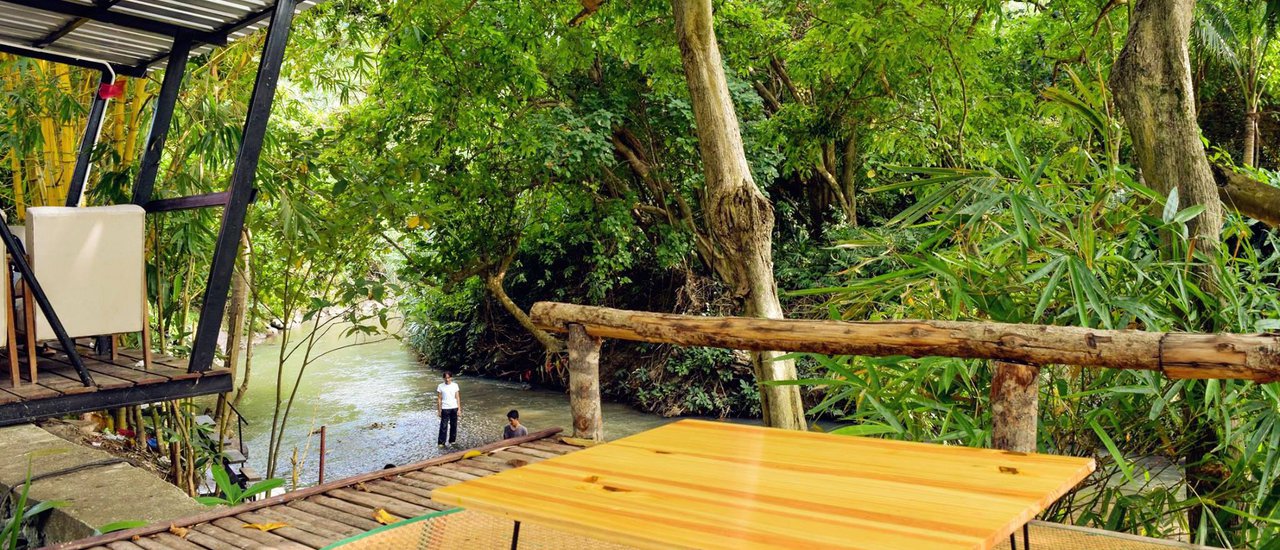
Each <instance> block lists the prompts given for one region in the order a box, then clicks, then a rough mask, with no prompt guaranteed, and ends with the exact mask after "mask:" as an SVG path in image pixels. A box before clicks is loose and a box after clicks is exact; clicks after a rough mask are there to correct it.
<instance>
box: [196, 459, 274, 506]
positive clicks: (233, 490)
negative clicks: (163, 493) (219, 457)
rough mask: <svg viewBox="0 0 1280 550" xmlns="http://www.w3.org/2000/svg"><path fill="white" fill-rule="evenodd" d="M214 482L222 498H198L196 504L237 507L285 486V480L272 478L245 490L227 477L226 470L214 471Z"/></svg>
mask: <svg viewBox="0 0 1280 550" xmlns="http://www.w3.org/2000/svg"><path fill="white" fill-rule="evenodd" d="M213 481H214V483H216V484H217V485H218V492H219V493H220V494H221V495H222V496H216V497H211V496H205V497H196V502H199V503H200V504H204V505H205V506H219V505H225V506H235V505H237V504H241V503H243V502H246V501H248V500H249V499H250V498H253V497H254V496H257V495H260V494H263V493H266V492H269V491H271V490H272V489H275V488H277V487H280V486H282V485H284V480H283V479H280V478H271V479H264V480H262V481H259V482H257V483H254V484H253V485H250V486H248V487H246V488H244V489H241V488H240V486H239V485H237V484H235V483H233V482H232V481H231V478H230V476H228V475H227V471H226V469H225V468H214V469H213Z"/></svg>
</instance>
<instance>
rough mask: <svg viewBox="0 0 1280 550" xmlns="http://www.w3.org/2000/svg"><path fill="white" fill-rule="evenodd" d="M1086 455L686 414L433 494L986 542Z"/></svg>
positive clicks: (567, 520) (552, 511)
mask: <svg viewBox="0 0 1280 550" xmlns="http://www.w3.org/2000/svg"><path fill="white" fill-rule="evenodd" d="M1094 467H1095V464H1094V461H1093V459H1088V458H1073V457H1063V456H1054V455H1042V454H1024V453H1012V452H1005V451H996V450H990V449H972V448H967V447H955V446H943V445H931V444H925V443H909V442H902V441H890V440H884V439H871V438H863V437H850V436H837V435H828V434H820V433H809V432H796V431H786V430H776V429H770V428H759V427H755V426H744V425H740V424H729V423H722V422H706V421H699V420H684V421H680V422H675V423H672V424H668V425H666V426H663V427H660V428H657V429H653V430H649V431H647V432H643V433H639V434H636V435H633V436H630V437H626V438H623V439H619V440H617V441H614V442H611V443H608V444H605V445H599V446H596V447H592V448H589V449H586V450H582V451H577V452H574V453H569V454H567V455H564V456H560V457H556V458H552V459H549V460H544V461H541V462H538V463H535V464H531V465H528V466H523V467H520V468H515V469H512V470H507V471H505V472H502V473H499V474H496V475H492V476H487V477H482V478H479V479H474V480H471V481H467V482H464V483H460V484H457V485H452V486H449V487H445V488H442V489H436V490H435V491H434V492H433V493H432V498H434V499H435V500H437V501H439V502H441V503H444V504H450V505H456V506H462V507H464V508H468V509H471V510H478V511H483V512H489V513H495V514H499V515H502V516H505V517H508V518H510V519H514V520H519V521H527V522H536V523H542V524H545V525H547V526H550V527H558V528H560V529H564V530H566V531H571V532H576V533H581V534H584V535H588V536H591V537H593V538H597V539H601V540H607V541H612V542H617V543H622V544H630V545H634V546H641V547H649V548H673V547H686V548H875V549H895V550H907V549H915V548H922V549H923V548H927V549H931V550H932V549H947V548H965V549H970V548H992V547H995V546H996V545H1001V544H1004V545H1007V544H1008V540H1009V534H1010V533H1012V532H1014V530H1016V529H1020V528H1021V527H1022V525H1023V524H1024V523H1026V522H1027V521H1030V520H1031V519H1032V518H1033V517H1034V516H1035V515H1036V514H1037V513H1039V512H1040V511H1041V510H1043V509H1044V508H1045V507H1046V506H1048V505H1049V504H1051V503H1052V502H1053V501H1054V500H1057V499H1058V498H1060V497H1061V496H1062V495H1063V494H1065V493H1066V492H1067V491H1069V490H1070V489H1071V488H1072V487H1074V486H1075V485H1076V484H1077V483H1079V482H1080V481H1081V480H1083V479H1084V478H1085V477H1086V476H1088V475H1089V473H1090V472H1092V471H1093V469H1094Z"/></svg>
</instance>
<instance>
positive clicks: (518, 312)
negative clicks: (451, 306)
mask: <svg viewBox="0 0 1280 550" xmlns="http://www.w3.org/2000/svg"><path fill="white" fill-rule="evenodd" d="M504 278H506V273H505V272H502V271H499V272H497V273H489V274H486V275H485V276H484V286H485V288H487V289H489V294H492V295H493V298H494V299H495V300H497V301H498V303H499V304H502V309H505V310H507V313H510V314H511V316H512V317H515V318H516V322H517V323H520V326H522V327H524V329H525V330H527V331H529V334H532V335H533V337H534V338H535V339H537V340H538V343H540V344H542V347H543V349H545V350H547V353H556V352H558V351H560V350H561V346H560V341H559V340H556V339H555V337H553V336H551V335H550V334H547V332H546V331H544V330H542V329H540V328H538V327H537V326H535V325H534V324H533V321H531V320H529V316H528V315H526V314H525V312H524V310H522V309H520V306H517V305H516V303H515V302H514V301H512V300H511V297H510V296H507V290H506V289H504V288H502V280H503V279H504Z"/></svg>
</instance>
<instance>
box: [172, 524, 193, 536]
mask: <svg viewBox="0 0 1280 550" xmlns="http://www.w3.org/2000/svg"><path fill="white" fill-rule="evenodd" d="M190 531H191V530H190V529H187V528H186V527H178V526H177V525H170V526H169V532H170V533H173V534H175V535H178V536H179V537H182V538H184V539H185V538H187V533H188V532H190Z"/></svg>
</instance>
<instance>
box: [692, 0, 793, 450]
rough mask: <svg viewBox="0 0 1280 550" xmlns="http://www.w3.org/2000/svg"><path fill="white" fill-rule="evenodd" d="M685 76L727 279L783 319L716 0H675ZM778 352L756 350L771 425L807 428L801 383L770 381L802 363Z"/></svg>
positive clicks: (763, 202) (764, 211) (751, 312)
mask: <svg viewBox="0 0 1280 550" xmlns="http://www.w3.org/2000/svg"><path fill="white" fill-rule="evenodd" d="M671 6H672V10H673V11H674V13H675V25H676V37H677V39H678V40H679V43H680V57H681V60H682V61H683V65H684V73H685V82H686V83H687V84H688V87H689V97H690V99H691V100H692V104H693V114H694V119H695V120H696V123H697V134H698V150H699V152H700V153H701V156H702V167H703V174H704V175H705V177H706V186H705V190H704V191H705V192H704V194H703V200H704V201H705V203H704V205H703V215H704V216H705V217H706V220H707V224H706V225H707V227H708V228H709V229H710V231H711V235H712V238H713V239H714V240H715V244H716V246H717V247H719V248H721V249H722V250H723V251H724V252H725V256H726V259H727V263H728V264H729V267H730V269H728V270H726V271H728V272H729V273H728V274H729V275H730V277H729V279H730V280H726V281H725V283H726V284H728V285H729V287H730V288H732V289H733V292H734V294H735V295H737V296H740V297H741V298H742V300H743V301H744V303H745V306H746V307H745V309H746V314H747V315H748V316H752V317H766V318H773V319H781V318H782V316H783V315H782V305H781V303H779V301H778V288H777V285H776V284H775V283H774V279H773V242H772V238H773V205H771V204H770V203H769V201H768V199H766V198H765V197H764V195H763V194H762V193H761V192H760V190H759V189H758V188H756V184H755V181H754V180H753V179H752V177H751V170H750V167H749V166H748V165H747V157H746V152H745V151H744V150H743V146H742V134H741V132H740V131H739V129H738V117H737V115H736V114H735V111H734V107H733V102H732V100H731V98H730V97H729V87H728V84H727V83H726V82H725V74H724V66H723V62H722V60H721V58H720V49H719V46H718V45H717V44H716V36H715V30H714V29H713V27H712V12H711V0H672V2H671ZM778 355H779V354H778V353H777V352H772V351H762V352H758V353H756V354H754V355H753V363H754V365H755V374H756V380H757V382H759V383H761V385H760V408H761V410H762V412H763V415H764V421H765V424H766V425H769V426H773V427H778V428H789V429H796V430H803V429H805V428H806V424H805V419H804V405H803V403H802V401H801V399H800V388H799V387H797V386H785V385H784V386H778V385H771V384H767V382H770V381H777V380H794V379H795V377H796V368H795V363H794V362H792V361H778V360H776V359H777V357H778Z"/></svg>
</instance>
